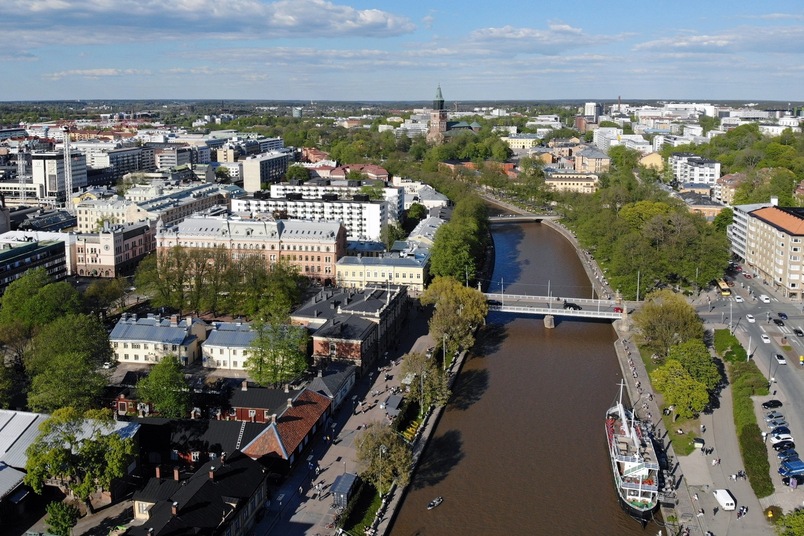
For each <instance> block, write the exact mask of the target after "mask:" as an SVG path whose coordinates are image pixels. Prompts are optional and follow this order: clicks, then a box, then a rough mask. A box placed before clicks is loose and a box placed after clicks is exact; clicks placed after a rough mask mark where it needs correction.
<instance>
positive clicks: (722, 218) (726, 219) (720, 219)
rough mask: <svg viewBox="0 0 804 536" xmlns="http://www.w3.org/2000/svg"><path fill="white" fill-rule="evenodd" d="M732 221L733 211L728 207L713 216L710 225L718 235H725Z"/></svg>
mask: <svg viewBox="0 0 804 536" xmlns="http://www.w3.org/2000/svg"><path fill="white" fill-rule="evenodd" d="M733 221H734V211H733V210H732V209H730V208H728V207H726V208H724V209H723V210H721V211H720V212H718V213H717V216H715V219H714V221H712V225H713V226H714V227H715V229H717V231H718V232H719V233H723V234H726V229H727V228H728V226H729V225H731V223H732V222H733Z"/></svg>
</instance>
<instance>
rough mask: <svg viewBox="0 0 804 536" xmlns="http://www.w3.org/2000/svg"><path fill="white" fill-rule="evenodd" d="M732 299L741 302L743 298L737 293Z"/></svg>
mask: <svg viewBox="0 0 804 536" xmlns="http://www.w3.org/2000/svg"><path fill="white" fill-rule="evenodd" d="M734 301H736V302H737V303H743V302H744V301H745V300H744V299H743V297H742V296H740V295H739V294H737V295H735V296H734Z"/></svg>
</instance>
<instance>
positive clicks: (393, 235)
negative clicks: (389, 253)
mask: <svg viewBox="0 0 804 536" xmlns="http://www.w3.org/2000/svg"><path fill="white" fill-rule="evenodd" d="M406 236H407V235H406V234H405V231H404V229H402V227H400V226H399V224H396V223H386V224H385V225H383V226H382V230H381V231H380V240H382V243H383V244H385V247H387V248H388V249H391V246H393V245H394V242H396V241H397V240H404V239H405V237H406Z"/></svg>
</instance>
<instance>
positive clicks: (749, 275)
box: [743, 272, 754, 279]
mask: <svg viewBox="0 0 804 536" xmlns="http://www.w3.org/2000/svg"><path fill="white" fill-rule="evenodd" d="M743 277H744V278H746V279H751V278H752V277H754V276H752V275H751V274H749V273H746V272H743Z"/></svg>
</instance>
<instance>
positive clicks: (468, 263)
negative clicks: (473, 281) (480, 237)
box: [430, 222, 476, 279]
mask: <svg viewBox="0 0 804 536" xmlns="http://www.w3.org/2000/svg"><path fill="white" fill-rule="evenodd" d="M474 241H475V238H474V237H472V236H471V235H469V231H468V230H467V229H464V228H461V227H460V226H459V224H457V223H454V222H448V223H445V224H443V225H442V226H441V227H439V228H438V230H437V231H436V235H435V240H434V242H433V247H432V249H431V251H430V273H431V274H432V275H433V276H436V277H452V278H455V279H458V278H461V279H462V278H465V277H466V274H468V273H471V274H474V273H475V266H476V264H475V258H474V256H473V255H472V243H473V242H474Z"/></svg>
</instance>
